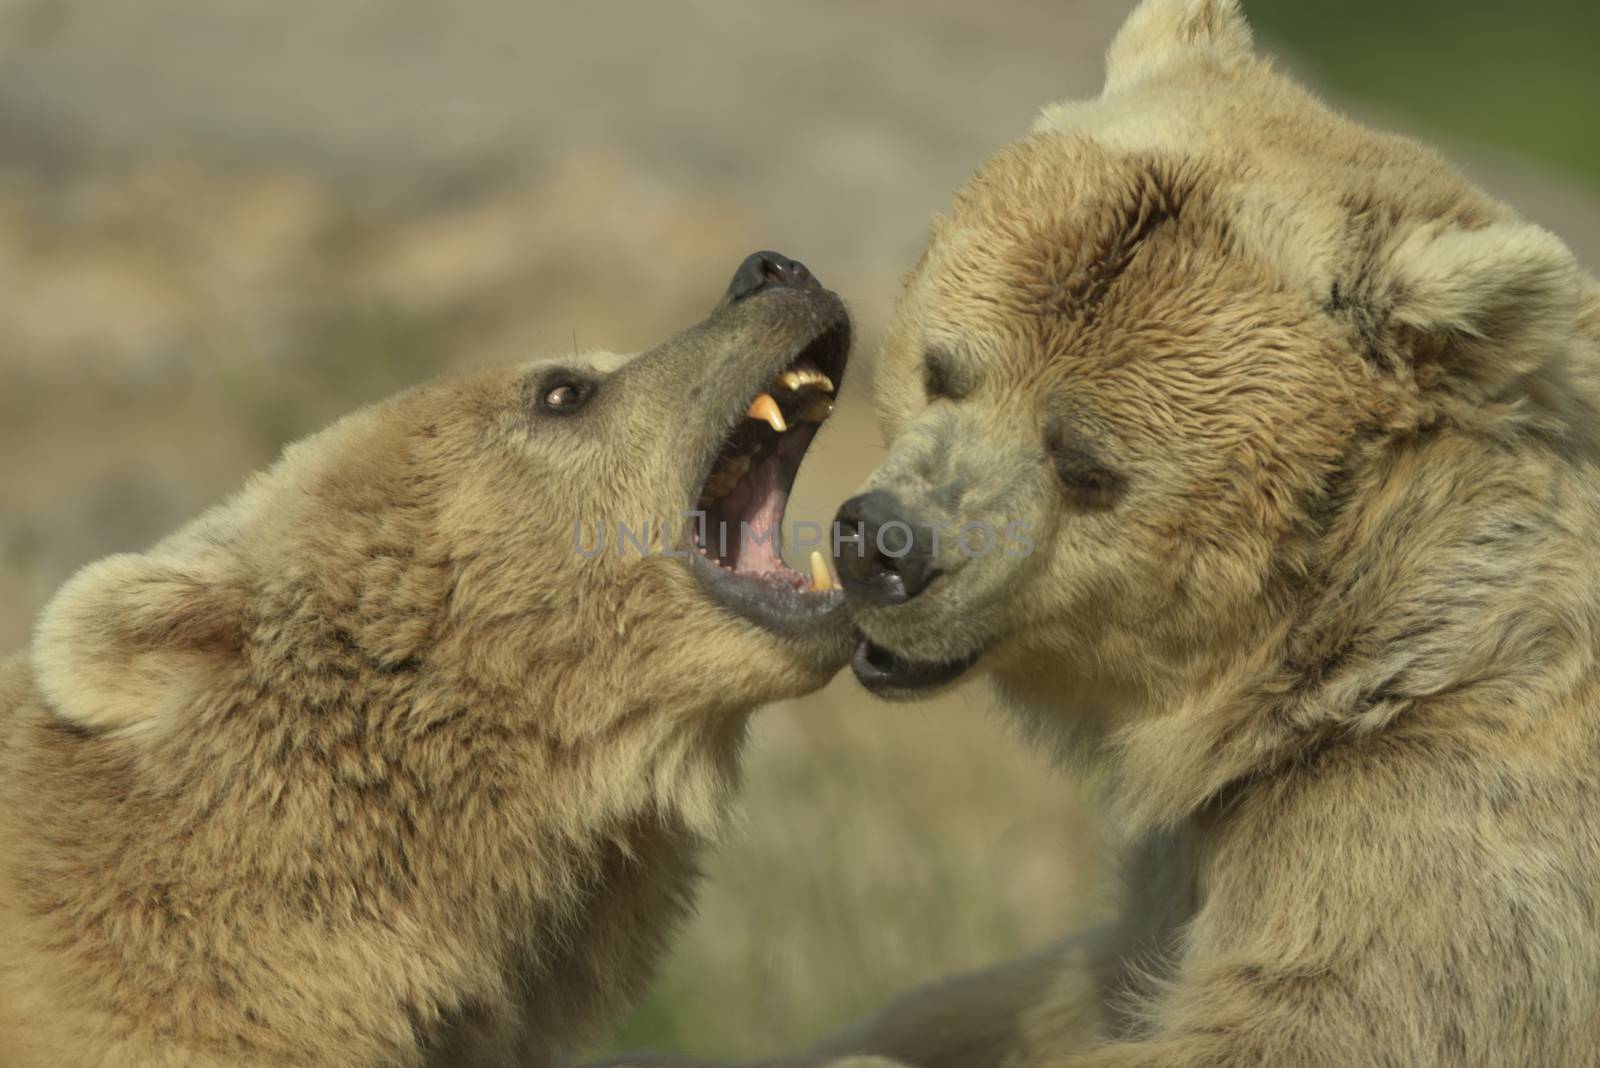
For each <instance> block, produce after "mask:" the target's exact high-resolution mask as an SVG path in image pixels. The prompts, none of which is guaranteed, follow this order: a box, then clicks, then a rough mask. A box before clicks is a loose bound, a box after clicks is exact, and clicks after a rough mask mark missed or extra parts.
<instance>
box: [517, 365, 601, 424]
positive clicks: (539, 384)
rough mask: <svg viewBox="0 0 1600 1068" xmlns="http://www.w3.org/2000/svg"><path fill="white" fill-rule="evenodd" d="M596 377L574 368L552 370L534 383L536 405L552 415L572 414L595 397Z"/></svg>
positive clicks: (540, 409) (533, 391)
mask: <svg viewBox="0 0 1600 1068" xmlns="http://www.w3.org/2000/svg"><path fill="white" fill-rule="evenodd" d="M596 389H597V386H596V383H595V381H594V379H592V378H590V377H589V376H587V375H584V374H581V373H579V372H577V371H572V370H552V371H548V372H546V373H545V374H543V375H541V376H540V377H539V379H538V380H537V381H536V382H535V383H534V387H533V390H532V393H533V395H534V398H535V406H536V407H537V408H538V410H539V411H541V412H548V413H550V414H552V415H571V414H572V413H573V412H576V411H578V410H579V409H580V408H582V407H583V406H584V405H585V404H588V403H589V401H590V400H591V399H593V397H594V394H595V392H596Z"/></svg>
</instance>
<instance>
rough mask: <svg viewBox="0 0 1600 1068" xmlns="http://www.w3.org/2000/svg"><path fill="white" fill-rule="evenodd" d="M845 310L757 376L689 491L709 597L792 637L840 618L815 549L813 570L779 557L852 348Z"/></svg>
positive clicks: (694, 567) (694, 539) (697, 559)
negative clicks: (790, 510) (797, 487)
mask: <svg viewBox="0 0 1600 1068" xmlns="http://www.w3.org/2000/svg"><path fill="white" fill-rule="evenodd" d="M849 337H850V329H849V320H848V319H847V318H845V317H844V315H843V313H842V311H841V313H840V315H839V317H838V318H837V319H835V320H834V321H831V322H828V323H826V324H825V325H824V326H823V327H822V328H821V329H820V330H819V331H818V332H817V333H816V334H815V335H814V336H813V337H811V338H810V339H809V340H808V341H807V342H805V344H804V345H803V346H802V347H801V349H800V351H799V353H798V355H796V356H795V357H794V358H793V359H791V360H790V362H789V363H787V364H786V365H785V366H783V367H782V368H781V369H780V370H779V371H778V372H777V373H776V374H774V375H772V376H771V377H770V378H766V377H762V378H759V379H757V378H753V379H752V381H751V383H750V386H749V389H748V390H747V392H746V393H745V397H746V398H747V399H746V400H745V401H744V402H743V404H742V409H741V410H742V412H743V415H744V418H743V419H740V420H738V421H737V423H736V425H735V426H734V428H733V430H732V431H731V433H729V434H728V436H727V437H726V438H725V439H724V440H723V441H722V442H721V444H720V446H719V448H718V450H717V453H716V455H715V456H714V457H713V458H712V459H711V460H710V462H709V464H708V472H707V474H706V476H705V478H704V480H703V481H702V483H701V485H700V488H699V489H698V491H697V492H696V495H695V500H696V503H695V506H694V508H693V510H692V511H691V520H690V523H689V532H688V538H689V541H690V542H691V544H692V545H693V546H694V549H695V551H694V552H691V553H689V567H690V571H691V572H692V573H693V574H694V575H695V577H696V578H697V579H698V580H699V582H700V585H701V586H702V588H703V589H705V590H706V592H707V593H708V594H710V595H711V597H712V598H713V599H714V600H716V601H717V602H719V603H720V604H722V605H723V606H725V607H728V608H731V609H732V610H733V611H735V612H736V613H738V614H739V615H741V616H743V617H744V618H745V619H747V620H749V621H751V622H753V623H756V624H757V625H759V626H761V627H763V628H764V629H766V630H769V631H773V632H776V633H780V634H785V635H790V636H793V635H797V634H800V633H802V632H805V631H809V630H812V629H814V628H826V627H827V626H828V625H829V624H830V623H832V622H834V621H836V620H842V619H843V610H844V595H843V593H842V591H841V590H840V589H839V588H838V580H837V578H835V576H834V572H833V569H832V567H831V566H830V565H829V563H828V555H830V554H825V553H823V552H820V551H813V552H812V553H811V559H810V569H809V570H810V574H802V573H801V572H798V571H795V570H793V569H791V568H790V567H788V566H787V565H786V564H785V563H784V560H783V556H782V526H783V515H784V508H785V506H786V505H787V503H788V500H789V494H790V491H791V490H792V489H793V487H794V481H795V477H796V476H797V475H798V474H799V471H800V464H801V462H802V461H803V460H804V458H805V455H806V451H807V449H808V448H809V447H810V445H811V442H812V440H813V439H814V438H815V436H816V433H817V430H818V429H819V428H820V427H821V425H822V423H823V422H825V421H826V420H827V418H828V416H829V415H831V414H832V412H833V400H834V397H835V395H836V392H837V385H836V384H837V383H838V382H839V381H840V380H842V378H843V376H844V368H845V362H846V358H847V355H848V351H849Z"/></svg>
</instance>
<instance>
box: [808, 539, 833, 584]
mask: <svg viewBox="0 0 1600 1068" xmlns="http://www.w3.org/2000/svg"><path fill="white" fill-rule="evenodd" d="M833 585H834V584H833V572H832V571H830V570H828V562H827V561H826V560H824V559H823V558H822V553H821V552H820V551H818V550H816V549H812V550H811V588H812V589H813V590H816V591H817V592H819V593H821V592H823V591H824V590H831V589H833Z"/></svg>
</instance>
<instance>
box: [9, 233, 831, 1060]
mask: <svg viewBox="0 0 1600 1068" xmlns="http://www.w3.org/2000/svg"><path fill="white" fill-rule="evenodd" d="M848 344H849V321H848V318H847V316H846V314H845V311H844V308H843V305H842V304H841V303H840V301H839V299H838V298H837V297H836V296H835V295H834V294H833V293H831V292H829V291H828V290H826V289H824V288H823V287H822V286H821V285H820V284H818V283H817V281H816V280H815V278H813V277H812V276H811V275H810V274H809V273H808V272H807V271H806V270H805V268H804V267H803V266H801V265H800V264H798V263H795V262H794V261H791V260H789V259H787V258H785V257H782V256H779V255H777V254H773V253H762V254H756V255H754V256H752V257H750V259H748V260H747V261H746V262H745V264H744V265H743V266H742V267H741V268H740V270H739V272H738V274H737V275H736V276H735V278H734V281H733V284H732V286H731V287H730V289H729V290H728V293H727V295H726V296H725V297H724V299H723V301H722V302H721V303H720V304H719V305H718V307H717V308H716V310H715V311H714V312H713V313H712V314H711V316H710V317H709V318H708V319H706V320H705V321H704V322H702V323H700V324H699V325H698V326H695V327H693V328H691V329H689V330H687V331H685V332H684V333H682V334H679V335H677V336H675V337H673V338H671V339H670V340H668V341H666V342H665V343H663V344H662V345H660V346H659V347H657V348H655V349H652V350H650V351H648V352H645V353H643V354H640V355H638V356H634V357H622V356H614V355H610V354H606V353H597V354H591V355H588V356H583V357H574V358H572V359H568V360H562V361H559V362H554V363H551V362H546V363H537V364H533V365H526V366H518V367H509V368H504V369H497V370H491V371H487V372H482V373H477V374H471V375H467V376H465V377H461V378H455V379H449V380H444V381H440V382H437V383H434V384H431V385H427V386H423V387H420V388H418V389H414V390H412V391H410V392H407V393H404V394H401V395H400V396H397V397H394V398H393V399H391V400H388V401H386V402H384V403H381V404H378V405H376V406H374V407H371V408H369V409H367V410H365V411H361V412H358V413H356V414H354V415H352V416H349V417H348V418H346V419H344V420H342V421H340V422H339V423H336V424H335V425H334V426H333V427H331V428H330V429H328V430H326V431H324V432H322V433H320V434H318V435H316V436H314V437H312V438H309V439H307V440H306V441H304V442H301V443H299V444H297V445H294V446H291V447H290V448H289V449H288V450H287V451H286V452H285V454H284V456H283V458H282V459H281V461H280V462H279V463H278V464H277V465H276V466H275V467H273V468H272V469H271V470H270V471H268V472H266V473H264V474H261V475H258V476H256V477H255V478H254V479H253V480H252V481H250V482H249V483H248V484H247V485H246V487H245V488H244V489H243V491H241V492H240V493H239V494H238V495H237V496H235V497H234V498H233V499H231V500H230V501H228V502H227V503H225V504H223V505H221V506H219V507H217V508H215V509H213V510H212V511H210V512H207V513H206V514H205V515H203V516H202V517H201V518H199V519H198V520H197V521H195V522H194V523H192V524H191V525H189V526H187V527H185V528H184V529H182V530H180V531H179V532H178V533H176V534H174V535H172V536H171V537H169V538H168V539H166V540H165V541H163V542H161V543H160V544H158V545H156V546H155V547H154V548H152V549H150V550H149V551H147V552H143V553H137V554H129V555H122V556H114V557H110V558H108V559H106V560H102V561H100V562H99V563H96V564H93V565H91V566H89V567H88V568H86V569H84V570H83V571H82V572H81V573H80V574H78V575H77V576H76V577H75V578H73V579H72V580H71V581H70V582H69V583H68V584H67V586H66V587H64V588H63V589H62V591H61V592H60V593H59V594H58V595H57V596H56V598H55V599H54V601H52V602H51V604H50V605H49V606H48V608H47V609H46V610H45V612H44V614H43V615H42V617H41V618H40V620H39V623H38V627H37V630H36V635H35V639H34V643H33V648H32V651H31V655H21V656H16V657H12V658H10V659H7V660H5V661H3V662H0V843H3V847H0V947H3V949H0V1064H3V1065H5V1066H6V1068H63V1066H68V1065H70V1066H73V1068H91V1066H93V1068H152V1066H157V1065H159V1066H162V1068H169V1066H194V1068H201V1066H206V1068H210V1066H216V1068H222V1066H227V1068H243V1066H252V1068H285V1066H289V1065H339V1066H341V1068H347V1066H348V1068H359V1066H372V1068H377V1066H380V1065H381V1066H384V1068H397V1066H419V1068H420V1066H443V1065H451V1066H457V1065H460V1066H466V1065H490V1064H493V1065H509V1064H517V1065H540V1064H549V1063H551V1061H552V1060H553V1059H554V1058H555V1057H556V1056H557V1055H558V1054H559V1053H560V1052H561V1051H562V1050H564V1049H568V1048H570V1047H571V1046H572V1044H573V1043H574V1042H576V1041H578V1040H580V1039H583V1038H585V1037H586V1036H588V1035H589V1034H590V1033H591V1032H592V1030H593V1028H594V1027H595V1025H596V1024H597V1023H598V1022H600V1021H601V1020H603V1019H605V1018H606V1017H607V1016H608V1015H609V1014H610V1013H612V1012H614V1011H615V1010H616V1009H617V1008H619V1007H620V1006H622V1005H623V1004H624V1003H625V1002H626V1001H627V1000H628V999H629V998H630V997H631V996H633V995H634V994H635V993H636V992H638V991H639V989H640V988H641V986H642V984H643V983H644V980H645V978H646V976H647V975H648V973H649V970H650V966H651V963H652V961H653V959H654V958H655V957H656V955H657V954H658V952H659V951H660V949H661V947H662V945H663V943H664V939H665V936H666V935H667V934H668V933H669V932H670V930H671V928H672V927H673V925H674V924H675V923H676V922H677V921H678V920H679V919H680V918H681V917H682V916H683V915H684V913H685V911H686V910H687V909H688V908H689V906H690V900H691V893H692V890H693V884H694V881H695V878H696V871H695V857H696V854H697V852H698V851H699V850H700V849H701V847H702V846H704V845H705V844H706V843H707V842H709V841H710V840H712V839H714V838H715V837H716V835H717V833H718V829H719V827H720V825H721V823H722V820H723V816H724V812H725V810H726V808H727V806H728V803H729V800H730V798H731V796H732V793H733V790H734V788H735V786H736V785H737V782H738V777H739V770H738V758H739V751H740V746H741V742H742V739H743V736H744V732H745V724H746V720H747V718H748V717H749V714H750V713H751V711H752V710H753V709H754V708H755V707H756V706H758V705H760V704H762V703H764V702H768V701H772V700H774V699H777V698H783V697H791V696H795V695H799V694H802V693H805V692H808V691H810V690H813V689H815V688H817V687H819V686H821V685H822V684H823V683H824V682H826V681H827V680H828V678H829V677H830V676H832V675H833V674H834V673H835V671H836V670H837V669H838V668H839V667H841V666H842V665H843V664H844V662H845V660H846V659H847V657H848V654H849V648H850V638H849V634H850V631H849V627H848V623H847V622H846V620H845V618H844V614H843V611H842V609H843V604H842V600H843V599H842V595H841V594H840V593H839V592H838V591H837V590H836V589H834V588H833V587H832V583H831V581H830V580H829V574H828V572H827V571H826V569H825V568H823V569H821V570H819V571H818V572H817V573H816V575H815V578H814V579H813V580H808V579H806V578H804V577H802V576H800V575H798V574H796V573H794V572H792V571H789V570H788V569H787V568H786V567H784V566H783V564H782V561H781V560H780V559H779V558H778V557H777V556H776V555H775V553H774V552H773V548H772V543H771V540H770V537H769V534H770V528H771V527H772V526H773V525H774V524H776V523H777V522H780V521H781V518H782V512H783V504H784V501H785V499H786V497H787V494H788V490H789V487H790V486H791V484H792V482H793V479H794V476H795V473H796V470H797V468H798V466H799V464H800V461H801V458H802V456H803V455H804V453H805V448H806V445H807V443H808V442H809V441H810V439H811V436H812V435H813V434H814V433H815V431H816V429H817V426H818V425H819V423H820V422H821V420H822V419H823V418H825V417H826V414H827V411H828V410H829V404H828V402H827V394H830V393H831V392H832V391H833V386H834V383H835V382H838V381H839V380H840V376H841V374H842V372H843V369H844V362H845V358H846V354H847V350H848ZM749 415H755V416H760V417H761V418H759V419H752V418H749V417H748V416H749ZM647 524H649V531H650V532H649V533H648V534H644V533H641V532H643V531H644V530H645V529H646V526H647ZM725 528H731V532H730V531H728V530H726V529H725ZM725 533H727V534H729V536H728V537H727V538H726V540H724V534H725ZM745 534H748V535H749V537H748V538H746V537H744V536H743V535H745ZM619 535H620V536H621V538H622V542H621V544H618V543H617V538H618V537H619ZM602 539H605V540H604V541H603V540H602Z"/></svg>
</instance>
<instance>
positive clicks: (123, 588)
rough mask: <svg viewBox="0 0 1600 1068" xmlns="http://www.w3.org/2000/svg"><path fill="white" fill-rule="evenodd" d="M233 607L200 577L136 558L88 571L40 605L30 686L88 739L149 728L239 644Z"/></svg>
mask: <svg viewBox="0 0 1600 1068" xmlns="http://www.w3.org/2000/svg"><path fill="white" fill-rule="evenodd" d="M243 620H244V610H243V599H242V596H241V594H240V592H239V590H237V589H236V588H230V587H228V586H225V585H222V584H219V583H217V582H214V581H211V580H210V579H209V578H208V577H207V576H205V575H204V574H203V573H202V572H201V569H199V568H196V567H192V566H184V565H183V564H181V563H177V562H167V561H163V560H160V559H155V558H152V557H150V556H146V555H136V554H122V555H118V556H110V557H107V558H106V559H104V560H101V561H98V562H97V563H93V564H90V565H89V566H88V567H85V568H84V569H83V570H81V571H79V572H78V573H77V574H76V575H74V576H73V577H72V578H71V579H70V580H69V581H68V582H67V584H66V585H65V586H63V587H62V588H61V590H60V592H58V593H57V594H56V596H55V597H54V598H53V599H52V600H51V601H50V603H49V604H48V605H46V606H45V609H44V612H43V613H42V614H41V615H40V617H39V623H38V627H37V629H36V631H35V633H34V640H33V649H32V653H33V671H34V679H35V681H36V682H37V684H38V686H39V690H40V693H41V695H42V696H43V697H44V699H45V701H46V703H48V704H49V706H50V707H51V709H52V710H53V711H54V712H55V713H56V714H57V715H59V716H60V717H61V718H62V719H65V720H68V721H70V722H71V723H73V724H75V725H77V726H79V727H81V728H83V729H85V730H90V731H97V732H99V731H118V732H135V731H143V730H148V729H152V728H157V727H159V726H160V724H161V723H162V722H163V721H164V720H167V719H170V718H171V717H172V716H174V715H176V714H179V713H180V712H181V711H182V709H183V707H184V705H185V704H186V703H187V702H188V701H189V700H190V699H192V698H193V697H194V696H195V695H196V693H197V692H198V690H199V689H200V687H201V686H202V685H204V683H205V680H206V679H207V678H208V677H209V676H210V675H211V674H212V673H214V672H215V670H216V668H217V665H218V661H219V660H222V659H226V658H228V657H231V656H233V655H235V654H237V652H238V651H239V649H240V648H241V646H242V644H243Z"/></svg>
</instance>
